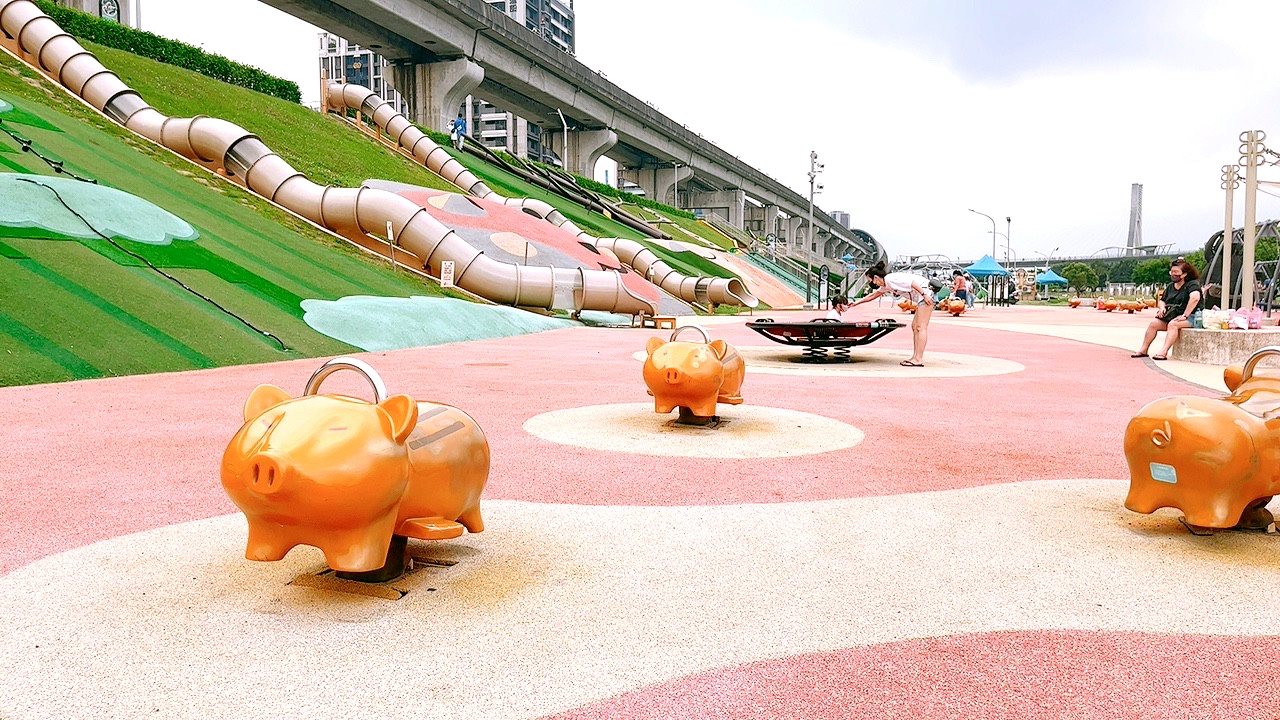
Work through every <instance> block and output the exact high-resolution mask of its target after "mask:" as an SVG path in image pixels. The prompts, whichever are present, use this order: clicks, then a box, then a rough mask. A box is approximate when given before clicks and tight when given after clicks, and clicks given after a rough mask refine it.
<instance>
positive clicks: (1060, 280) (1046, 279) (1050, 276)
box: [1036, 270, 1067, 285]
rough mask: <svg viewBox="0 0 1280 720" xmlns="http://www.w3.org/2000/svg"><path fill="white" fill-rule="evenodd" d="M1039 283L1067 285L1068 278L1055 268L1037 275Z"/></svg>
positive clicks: (1037, 282)
mask: <svg viewBox="0 0 1280 720" xmlns="http://www.w3.org/2000/svg"><path fill="white" fill-rule="evenodd" d="M1036 284H1037V285H1066V284H1067V279H1066V278H1064V277H1062V276H1061V275H1059V274H1058V273H1056V272H1054V271H1053V270H1045V271H1044V272H1042V273H1040V274H1039V275H1037V276H1036Z"/></svg>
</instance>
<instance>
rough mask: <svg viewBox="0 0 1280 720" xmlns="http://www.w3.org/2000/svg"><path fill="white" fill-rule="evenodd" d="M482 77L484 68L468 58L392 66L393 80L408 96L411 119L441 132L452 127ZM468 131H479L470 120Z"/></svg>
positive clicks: (406, 98)
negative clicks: (450, 124) (463, 104)
mask: <svg viewBox="0 0 1280 720" xmlns="http://www.w3.org/2000/svg"><path fill="white" fill-rule="evenodd" d="M482 80H484V68H482V67H480V66H479V65H477V64H476V63H474V62H472V61H470V60H468V59H467V58H460V59H458V60H446V61H444V62H437V63H413V64H403V65H402V64H397V65H392V66H391V84H392V85H393V86H394V87H395V89H396V91H397V92H399V93H400V97H402V98H404V102H405V105H406V106H407V107H408V110H409V119H410V120H412V121H413V122H414V123H416V124H418V125H421V126H422V127H425V128H430V129H432V130H436V131H437V132H448V131H449V123H451V122H453V119H454V118H456V117H457V116H458V111H459V110H460V109H461V108H462V103H463V102H465V101H466V99H467V96H468V95H470V94H471V91H472V90H475V89H476V88H478V87H480V82H481V81H482ZM467 132H468V133H474V132H475V128H474V127H472V125H471V122H470V120H468V122H467Z"/></svg>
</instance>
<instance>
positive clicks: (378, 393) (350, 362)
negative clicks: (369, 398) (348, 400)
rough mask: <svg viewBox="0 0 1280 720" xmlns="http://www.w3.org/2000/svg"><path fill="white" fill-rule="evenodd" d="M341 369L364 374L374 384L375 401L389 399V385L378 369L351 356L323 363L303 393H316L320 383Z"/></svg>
mask: <svg viewBox="0 0 1280 720" xmlns="http://www.w3.org/2000/svg"><path fill="white" fill-rule="evenodd" d="M339 370H355V371H356V372H358V373H360V374H361V375H364V379H365V380H368V381H369V384H370V385H372V386H373V401H374V402H375V403H380V402H382V401H383V400H386V399H387V386H386V385H384V384H382V378H381V377H380V376H379V375H378V371H377V370H374V369H373V368H371V367H369V365H368V363H366V362H364V361H363V360H357V359H355V358H349V357H340V358H334V359H332V360H330V361H329V362H327V363H325V364H323V365H321V366H320V369H319V370H316V371H315V372H313V373H311V378H310V379H309V380H307V388H306V389H305V390H303V391H302V394H303V395H315V394H316V390H318V389H320V383H321V382H323V381H324V379H325V378H327V377H329V376H330V375H332V374H334V373H336V372H338V371H339Z"/></svg>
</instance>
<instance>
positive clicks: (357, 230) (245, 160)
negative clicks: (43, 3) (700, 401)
mask: <svg viewBox="0 0 1280 720" xmlns="http://www.w3.org/2000/svg"><path fill="white" fill-rule="evenodd" d="M0 29H2V30H3V31H4V33H3V34H0V44H3V45H4V47H6V48H7V49H9V50H10V51H11V52H13V53H14V54H15V55H17V56H19V57H21V58H22V59H23V60H24V61H25V62H27V63H29V64H31V65H32V66H33V67H35V68H37V69H38V70H40V71H42V72H44V73H45V74H46V75H48V76H49V77H50V78H52V79H53V80H55V81H57V82H59V83H60V84H62V85H63V86H64V87H66V88H67V89H69V90H71V91H72V92H75V93H76V94H77V95H79V96H80V97H81V98H83V99H84V100H85V101H86V102H88V103H89V104H91V105H93V106H94V107H95V108H97V109H98V110H100V111H102V112H103V113H105V114H106V115H107V116H108V117H110V118H112V119H114V120H115V121H116V122H118V123H120V124H121V125H123V126H125V127H126V128H128V129H130V130H132V131H134V132H136V133H138V134H139V135H142V136H143V137H146V138H148V139H150V140H152V141H154V142H156V143H158V144H160V145H163V146H165V147H167V148H169V149H170V150H173V151H174V152H176V153H178V154H179V155H182V156H183V157H186V158H188V159H190V160H192V161H194V162H197V163H199V164H201V165H204V166H205V167H207V168H210V169H211V170H215V171H220V172H222V173H225V174H226V176H227V177H228V178H230V179H232V180H234V181H235V182H237V183H239V184H241V185H243V186H244V187H246V188H248V189H250V190H252V191H253V192H255V193H257V194H259V195H261V196H262V197H264V198H267V199H268V200H271V201H272V202H275V203H277V204H279V205H281V206H283V207H285V208H288V209H289V210H292V211H293V212H296V213H297V214H299V215H301V216H302V217H305V218H307V219H309V220H311V221H312V222H314V223H316V224H318V225H320V226H322V227H325V228H328V229H329V230H332V231H333V232H336V233H338V234H340V235H343V236H345V237H348V238H351V239H357V238H359V239H362V240H365V242H367V239H368V237H369V236H372V237H375V238H384V237H385V235H386V231H387V226H388V224H389V225H390V226H391V228H392V232H393V233H394V237H395V239H396V242H397V244H398V245H401V246H403V247H404V249H405V250H407V251H408V252H409V253H412V254H413V255H415V256H417V257H418V258H419V259H420V260H421V261H422V267H423V269H424V270H426V271H427V272H429V273H430V274H432V275H435V276H436V277H439V276H440V268H441V264H442V263H443V262H444V261H453V263H454V265H455V267H456V270H455V274H454V278H455V282H456V283H457V285H458V286H459V287H461V288H463V289H464V290H466V291H468V292H471V293H473V294H475V295H479V296H481V297H484V298H487V299H489V300H492V301H494V302H497V303H502V304H507V305H516V306H520V307H537V308H545V309H552V308H556V309H562V310H572V311H575V312H576V311H580V310H605V311H608V312H617V313H625V314H629V315H641V314H644V315H656V314H657V312H658V308H657V305H656V303H653V302H651V301H649V300H645V299H644V298H641V297H637V296H636V295H634V294H632V293H631V291H629V290H628V289H627V288H626V286H625V285H624V284H623V282H622V277H621V275H619V274H618V273H617V272H616V271H612V270H609V271H604V270H581V271H580V270H578V269H576V268H575V269H559V268H546V267H525V266H521V265H515V264H512V263H504V262H500V261H498V260H494V259H492V258H489V257H486V256H485V255H484V254H483V253H481V252H480V251H479V250H477V249H476V248H474V247H473V246H471V245H470V244H469V243H467V242H466V241H464V240H463V239H462V238H461V237H459V236H458V235H457V234H456V233H454V232H453V230H451V229H449V228H448V227H446V226H445V225H443V224H441V223H440V222H439V221H437V220H436V219H435V218H433V217H431V215H430V214H429V213H427V212H426V211H425V210H424V209H423V208H421V207H419V206H417V205H416V204H414V203H413V202H412V201H410V200H407V199H405V198H403V197H401V196H399V195H396V194H395V193H390V192H387V191H385V190H375V189H371V188H331V187H323V186H320V185H316V184H315V183H313V182H311V181H310V180H308V179H307V178H306V177H305V176H304V175H303V174H302V173H300V172H298V171H297V170H295V169H294V168H293V167H292V166H290V165H289V164H288V163H287V162H285V161H284V160H283V159H281V158H280V157H279V156H278V155H276V154H275V153H273V152H271V149H270V148H268V147H267V146H266V145H265V144H263V142H262V141H261V140H259V139H258V137H257V136H256V135H254V134H253V133H251V132H249V131H247V130H245V129H244V128H242V127H240V126H238V125H235V124H234V123H230V122H227V121H226V120H221V119H218V118H210V117H204V116H197V117H193V118H171V117H167V116H165V115H164V114H162V113H160V112H159V111H158V110H156V109H155V108H153V107H151V106H150V105H148V104H147V103H146V102H145V101H144V100H143V99H142V98H141V96H139V95H138V93H137V92H136V91H134V90H132V89H131V88H129V87H128V86H126V85H125V84H124V82H123V81H121V80H120V78H119V77H118V76H117V75H116V74H115V73H113V72H111V71H110V70H108V69H106V68H105V67H103V66H102V63H100V62H98V59H97V58H96V57H94V56H93V54H92V53H90V52H88V51H87V50H85V49H84V48H83V47H81V46H80V44H79V43H78V42H76V41H75V39H74V38H72V37H71V36H70V35H68V34H67V33H65V32H63V31H62V29H61V28H60V27H58V24H57V23H56V22H54V21H53V19H52V18H50V17H49V16H47V15H45V14H44V13H43V12H42V11H41V10H40V8H38V7H37V6H36V5H35V4H34V3H32V2H30V0H0ZM342 92H343V93H344V97H346V98H347V99H348V101H353V102H355V103H356V104H355V107H361V108H362V109H363V110H364V112H366V113H367V114H369V115H371V116H372V117H374V118H375V119H376V120H377V121H378V123H379V126H381V127H383V128H384V130H385V129H386V128H388V127H392V128H396V129H397V133H396V136H397V137H398V138H400V139H401V144H402V145H404V144H405V142H411V143H412V144H411V145H409V147H411V148H412V149H413V152H414V154H415V155H414V156H415V157H417V158H418V159H419V161H421V162H424V163H425V164H427V165H428V167H431V166H432V165H435V167H434V168H433V169H435V170H436V171H437V172H439V173H440V174H441V175H442V176H444V177H446V178H447V179H450V180H451V181H454V182H460V183H464V182H468V177H469V181H470V187H471V188H472V189H474V190H475V191H476V192H487V193H489V194H492V191H491V190H489V189H488V188H487V187H484V183H481V182H480V181H479V180H477V179H475V176H473V175H471V173H470V172H469V171H467V169H466V168H465V167H463V166H462V164H461V163H459V162H458V161H457V160H454V159H453V158H452V157H451V156H449V154H448V153H447V152H445V151H443V150H441V149H440V148H439V147H437V146H436V145H435V143H432V142H431V141H430V140H429V139H427V138H426V137H425V136H424V135H423V134H422V132H421V131H420V130H418V129H417V128H416V127H413V125H412V124H411V123H409V122H408V120H406V119H404V118H403V116H401V115H399V114H398V113H395V112H394V111H393V110H391V109H390V107H389V106H387V107H382V106H383V105H386V103H383V102H382V101H381V99H378V98H376V96H375V98H374V99H377V100H378V102H377V103H373V102H371V101H369V99H368V94H364V95H361V94H360V93H359V91H358V90H357V89H356V88H353V87H348V88H344V89H342ZM415 134H416V139H415ZM424 140H425V142H423V141H424ZM419 148H420V150H419ZM437 150H439V152H435V151H437ZM442 156H443V157H442ZM362 244H364V243H362Z"/></svg>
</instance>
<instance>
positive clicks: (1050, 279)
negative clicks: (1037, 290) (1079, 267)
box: [1036, 268, 1070, 300]
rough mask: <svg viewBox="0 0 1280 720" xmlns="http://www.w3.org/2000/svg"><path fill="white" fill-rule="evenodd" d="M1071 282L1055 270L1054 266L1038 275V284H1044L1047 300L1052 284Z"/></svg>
mask: <svg viewBox="0 0 1280 720" xmlns="http://www.w3.org/2000/svg"><path fill="white" fill-rule="evenodd" d="M1069 282H1070V281H1069V280H1067V279H1066V278H1064V277H1062V276H1061V275H1059V274H1058V273H1056V272H1054V271H1053V269H1052V268H1050V269H1048V270H1045V271H1044V272H1042V273H1040V274H1039V275H1036V285H1043V286H1044V297H1045V299H1046V300H1048V299H1049V286H1050V285H1066V284H1067V283H1069Z"/></svg>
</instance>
